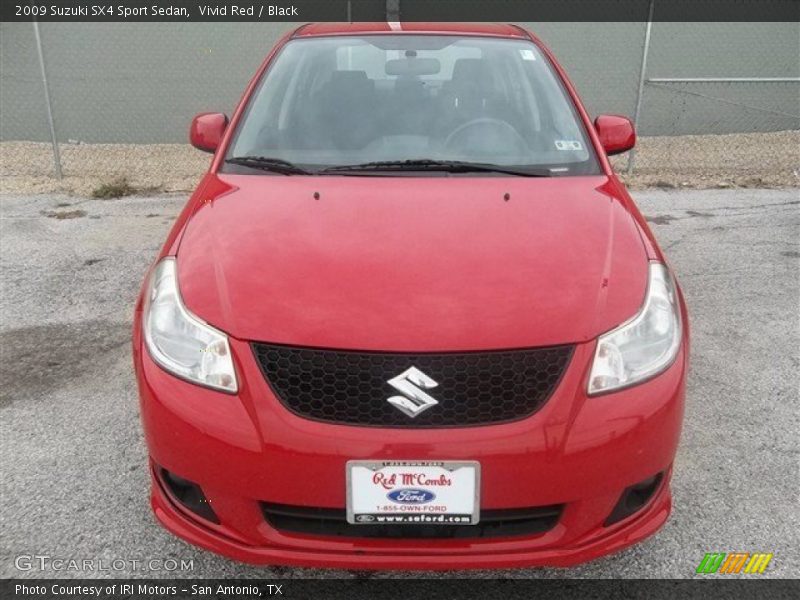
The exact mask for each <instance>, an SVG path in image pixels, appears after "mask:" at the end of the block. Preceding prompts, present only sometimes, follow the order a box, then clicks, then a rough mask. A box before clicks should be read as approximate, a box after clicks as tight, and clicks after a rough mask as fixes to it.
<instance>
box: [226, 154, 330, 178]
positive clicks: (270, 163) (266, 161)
mask: <svg viewBox="0 0 800 600" xmlns="http://www.w3.org/2000/svg"><path fill="white" fill-rule="evenodd" d="M225 162H226V163H230V164H232V165H241V166H243V167H250V168H251V169H261V170H263V171H273V172H275V173H281V174H282V175H314V174H315V173H314V172H313V171H309V170H307V169H304V168H303V167H298V166H297V165H296V164H294V163H290V162H289V161H288V160H283V159H282V158H269V157H267V156H234V157H233V158H229V159H227V160H226V161H225Z"/></svg>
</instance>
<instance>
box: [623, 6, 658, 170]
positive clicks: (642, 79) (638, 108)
mask: <svg viewBox="0 0 800 600" xmlns="http://www.w3.org/2000/svg"><path fill="white" fill-rule="evenodd" d="M655 4H656V0H650V12H649V13H648V15H647V28H646V29H645V31H644V49H643V50H642V67H641V69H640V70H639V90H638V91H637V93H636V110H635V111H634V113H633V126H634V128H636V129H637V131H638V128H639V116H640V115H641V112H642V95H643V94H644V84H645V77H646V76H647V54H648V52H649V51H650V32H651V31H652V29H653V9H654V7H655ZM635 158H636V148H631V151H630V153H629V154H628V169H627V171H628V173H633V161H634V160H635Z"/></svg>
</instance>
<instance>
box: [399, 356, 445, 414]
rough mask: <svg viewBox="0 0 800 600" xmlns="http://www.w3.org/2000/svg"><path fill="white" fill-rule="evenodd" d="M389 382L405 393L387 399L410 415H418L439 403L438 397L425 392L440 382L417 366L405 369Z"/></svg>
mask: <svg viewBox="0 0 800 600" xmlns="http://www.w3.org/2000/svg"><path fill="white" fill-rule="evenodd" d="M387 383H388V384H389V385H390V386H392V387H393V388H394V389H396V390H397V391H398V392H400V393H401V394H403V395H402V396H392V397H391V398H388V399H387V400H386V401H387V402H388V403H389V404H391V405H392V406H394V407H395V408H397V409H398V410H401V411H403V412H404V413H405V414H407V415H408V416H409V417H412V418H413V417H416V416H417V415H418V414H420V413H421V412H423V411H426V410H428V409H429V408H430V407H431V406H434V405H436V404H439V401H438V400H436V398H434V397H432V396H431V395H430V394H428V393H426V392H425V390H429V389H431V388H435V387H436V386H437V385H439V384H438V383H436V382H435V381H434V380H433V379H431V378H430V377H428V376H427V375H425V373H423V372H422V371H420V370H419V369H418V368H417V367H411V368H410V369H408V370H406V371H403V372H402V373H400V375H398V376H397V377H393V378H392V379H390V380H389V381H387Z"/></svg>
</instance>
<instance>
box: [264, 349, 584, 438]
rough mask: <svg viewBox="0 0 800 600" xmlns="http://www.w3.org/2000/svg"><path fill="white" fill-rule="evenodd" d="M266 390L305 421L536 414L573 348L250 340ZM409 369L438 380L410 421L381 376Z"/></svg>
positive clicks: (370, 422)
mask: <svg viewBox="0 0 800 600" xmlns="http://www.w3.org/2000/svg"><path fill="white" fill-rule="evenodd" d="M253 350H254V351H255V356H256V359H257V360H258V363H259V364H260V365H261V370H262V372H263V373H264V376H265V377H266V378H267V381H268V382H269V384H270V385H271V386H272V389H273V390H274V391H275V393H276V394H277V396H278V398H279V399H280V400H281V402H282V403H283V404H284V405H285V406H286V407H287V408H288V409H289V410H291V411H292V412H294V413H296V414H298V415H300V416H302V417H306V418H309V419H316V420H319V421H328V422H333V423H344V424H351V425H366V426H376V427H459V426H468V425H473V426H474V425H485V424H489V423H501V422H504V421H513V420H516V419H521V418H524V417H527V416H529V415H531V414H533V413H534V412H536V411H537V410H538V409H539V408H541V406H542V405H543V404H544V403H545V402H546V401H547V399H548V398H549V397H550V395H551V394H552V393H553V391H554V390H555V388H556V386H557V385H558V382H559V380H560V379H561V376H562V374H563V373H564V371H565V369H566V367H567V364H568V363H569V360H570V357H571V356H572V350H573V347H572V346H553V347H549V348H535V349H529V350H509V351H496V352H469V353H445V354H432V353H430V354H429V353H425V354H406V353H386V352H352V351H341V350H320V349H310V348H297V347H291V346H276V345H271V344H261V343H254V344H253ZM412 366H414V367H416V368H417V369H419V370H421V371H422V372H423V373H425V374H426V375H427V376H428V377H430V378H432V379H433V380H434V381H435V382H436V383H437V384H438V385H437V386H436V387H433V388H430V389H427V390H426V392H427V393H429V394H430V395H431V396H433V397H434V398H435V399H436V400H437V401H438V404H436V405H435V406H432V407H430V408H428V409H427V410H425V411H424V412H422V413H420V414H418V415H417V416H416V417H414V418H411V417H409V416H408V415H407V414H405V413H403V412H401V411H400V410H398V409H397V408H396V407H395V406H393V405H392V404H390V403H389V402H387V399H388V398H390V397H392V396H398V395H399V392H398V390H396V389H395V388H393V387H392V386H391V385H389V383H388V382H387V380H389V379H392V378H393V377H396V376H398V375H400V374H401V373H403V372H404V371H406V370H407V369H409V368H410V367H412Z"/></svg>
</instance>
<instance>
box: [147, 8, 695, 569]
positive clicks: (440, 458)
mask: <svg viewBox="0 0 800 600" xmlns="http://www.w3.org/2000/svg"><path fill="white" fill-rule="evenodd" d="M190 135H191V141H192V143H193V144H194V145H195V146H196V147H198V148H200V149H202V150H207V151H209V152H214V153H215V154H214V159H213V161H212V163H211V167H210V169H209V171H208V173H207V174H206V175H205V177H204V178H203V180H202V182H201V183H200V185H199V186H198V188H197V191H196V192H195V193H194V195H193V196H192V197H191V199H190V200H189V202H188V204H187V205H186V207H185V208H184V210H183V212H182V213H181V215H180V216H179V218H178V220H177V222H176V224H175V226H174V227H173V229H172V232H171V233H170V235H169V238H168V239H167V241H166V243H165V245H164V248H163V250H162V251H161V253H160V255H159V257H158V260H157V261H156V263H155V264H154V265H153V267H152V269H151V272H150V273H149V275H148V277H147V280H146V282H145V284H144V288H143V290H142V293H141V298H140V300H139V303H138V305H137V307H136V320H135V327H134V335H133V347H134V357H135V365H136V373H137V377H138V384H139V393H140V397H141V412H142V420H143V422H144V430H145V434H146V439H147V446H148V449H149V454H150V461H151V463H150V464H151V470H152V483H153V485H152V505H153V509H154V511H155V514H156V516H157V518H158V520H159V521H160V522H161V523H162V524H163V525H164V526H165V527H166V528H167V529H169V530H170V531H172V532H173V533H175V534H176V535H178V536H180V537H182V538H184V539H186V540H188V541H190V542H192V543H194V544H197V545H199V546H202V547H204V548H207V549H210V550H213V551H214V552H218V553H220V554H224V555H227V556H229V557H233V558H236V559H239V560H242V561H248V562H252V563H265V564H286V565H314V566H328V567H345V568H377V569H461V568H492V567H514V566H523V565H571V564H575V563H578V562H581V561H586V560H590V559H593V558H596V557H599V556H602V555H605V554H607V553H610V552H614V551H617V550H619V549H621V548H624V547H626V546H629V545H630V544H633V543H635V542H638V541H640V540H642V539H644V538H646V537H647V536H649V535H652V534H653V533H654V532H655V531H657V530H658V529H659V527H661V526H662V525H663V524H664V522H665V521H666V519H667V516H668V515H669V512H670V507H671V496H670V487H669V481H670V475H671V469H672V463H673V460H674V457H675V452H676V447H677V444H678V438H679V435H680V429H681V421H682V415H683V404H684V388H685V377H686V371H687V359H688V347H689V344H688V323H687V314H686V308H685V306H684V302H683V299H682V296H681V292H680V289H679V288H678V285H677V283H676V281H675V277H674V275H673V274H672V272H671V270H670V268H669V266H667V264H666V262H665V259H664V256H663V255H662V253H661V251H660V250H659V248H658V246H657V244H656V242H655V240H654V238H653V235H652V233H651V232H650V231H649V230H648V227H647V225H646V224H645V221H644V219H643V217H642V215H641V214H640V213H639V211H638V209H637V208H636V207H635V205H634V204H633V202H632V200H631V198H630V196H629V195H628V193H627V192H626V190H625V188H624V187H623V185H622V184H621V183H620V181H619V180H618V179H617V177H616V176H615V175H614V173H613V172H612V169H611V167H610V165H609V161H608V155H609V154H615V153H619V152H624V151H626V150H629V149H630V148H631V147H632V146H633V144H634V142H635V134H634V131H633V127H632V125H631V123H630V122H629V121H628V120H627V119H625V118H623V117H617V116H600V117H597V119H596V120H595V121H594V123H592V122H591V121H590V120H589V117H588V116H587V113H586V111H585V110H584V108H583V107H582V105H581V103H580V101H579V100H578V98H577V96H576V94H575V90H574V89H573V87H572V86H571V85H570V83H569V81H568V80H567V78H566V77H565V75H564V73H563V72H562V70H561V69H560V67H559V66H558V64H557V63H556V61H555V60H554V58H553V57H552V56H551V55H550V53H549V52H548V51H547V50H546V49H545V48H544V47H543V46H542V44H541V43H540V42H539V41H538V40H536V39H535V38H534V37H532V36H531V35H529V34H528V33H526V32H525V31H524V30H522V29H519V28H517V27H515V26H511V25H474V24H468V25H455V24H430V23H415V24H408V25H406V24H402V25H398V24H391V25H390V24H385V23H381V24H363V23H356V24H346V25H340V24H330V23H328V24H321V25H306V26H303V27H300V28H299V29H297V30H296V31H294V32H292V33H290V34H288V35H287V36H286V37H284V38H283V39H282V40H280V42H279V43H278V44H277V46H276V47H275V49H274V50H273V51H272V52H271V54H270V55H269V56H268V57H267V59H266V61H265V62H264V65H263V66H262V67H261V69H260V71H259V72H258V74H257V75H256V76H255V78H254V79H253V81H252V83H251V84H250V85H249V87H248V88H247V91H246V92H245V95H244V98H243V100H242V101H241V103H240V105H239V107H238V109H237V110H236V111H235V113H234V115H233V117H232V119H231V120H230V122H229V121H228V119H227V117H225V116H224V115H222V114H202V115H199V116H197V117H196V118H195V119H194V122H193V123H192V127H191V134H190Z"/></svg>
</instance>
